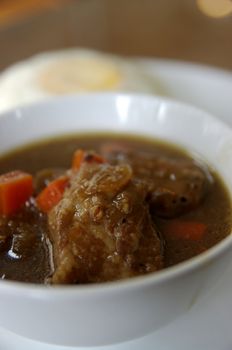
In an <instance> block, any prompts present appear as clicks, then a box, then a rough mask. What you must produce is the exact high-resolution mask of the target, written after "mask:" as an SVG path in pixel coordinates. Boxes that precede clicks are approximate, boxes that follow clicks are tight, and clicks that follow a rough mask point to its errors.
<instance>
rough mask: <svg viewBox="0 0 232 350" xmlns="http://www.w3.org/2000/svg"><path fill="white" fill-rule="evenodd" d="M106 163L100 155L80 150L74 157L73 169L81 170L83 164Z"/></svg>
mask: <svg viewBox="0 0 232 350" xmlns="http://www.w3.org/2000/svg"><path fill="white" fill-rule="evenodd" d="M84 162H86V163H99V164H101V163H105V159H104V158H103V157H101V156H100V155H99V154H96V153H92V152H85V151H83V150H81V149H78V150H77V151H76V152H75V153H74V155H73V160H72V169H73V170H79V169H80V166H81V164H82V163H84Z"/></svg>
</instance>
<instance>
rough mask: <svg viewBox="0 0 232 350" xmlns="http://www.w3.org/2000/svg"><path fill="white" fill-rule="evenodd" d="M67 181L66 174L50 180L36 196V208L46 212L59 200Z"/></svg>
mask: <svg viewBox="0 0 232 350" xmlns="http://www.w3.org/2000/svg"><path fill="white" fill-rule="evenodd" d="M68 182H69V179H68V177H67V176H61V177H59V178H57V179H56V180H54V181H52V182H50V183H49V184H48V186H47V187H45V189H44V190H43V191H42V192H40V193H39V195H38V196H37V197H36V203H37V206H38V208H39V209H40V210H41V211H42V212H44V213H48V212H49V211H50V210H51V209H52V208H53V207H54V206H55V205H56V204H57V203H58V202H59V201H60V200H61V198H62V196H63V193H64V191H65V188H66V187H67V185H68Z"/></svg>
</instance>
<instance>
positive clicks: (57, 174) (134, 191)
mask: <svg viewBox="0 0 232 350" xmlns="http://www.w3.org/2000/svg"><path fill="white" fill-rule="evenodd" d="M0 173H1V174H2V175H1V176H0V278H2V279H5V278H6V279H12V280H19V281H24V282H33V283H52V284H63V283H65V284H73V283H75V284H80V283H95V282H104V281H111V280H118V279H123V278H128V277H132V276H136V275H141V274H146V273H150V272H155V271H158V270H160V269H163V268H167V267H169V266H172V265H174V264H178V263H180V262H182V261H184V260H187V259H190V258H192V257H194V256H195V255H197V254H200V253H201V252H203V251H205V250H207V249H209V248H210V247H212V246H213V245H215V244H216V243H218V242H219V241H220V240H222V239H223V238H224V237H226V236H227V235H228V234H229V233H230V230H231V201H230V198H229V195H228V193H227V191H226V189H225V187H224V185H223V183H222V181H221V179H220V177H219V176H218V174H216V173H215V171H214V170H213V169H210V168H209V167H208V166H207V165H205V164H203V163H202V162H201V161H199V160H198V159H194V158H192V157H191V155H189V154H187V153H186V152H184V151H183V150H181V149H179V148H178V147H176V146H174V145H172V144H166V143H162V142H159V141H154V140H149V139H145V138H142V137H140V138H139V137H137V136H129V135H124V136H122V135H116V134H113V135H105V134H86V135H72V136H70V135H66V136H63V137H60V138H57V139H50V140H43V141H41V142H40V143H36V144H30V145H27V146H26V147H24V148H20V149H17V150H14V151H13V152H10V153H8V154H5V155H3V156H2V157H1V159H0Z"/></svg>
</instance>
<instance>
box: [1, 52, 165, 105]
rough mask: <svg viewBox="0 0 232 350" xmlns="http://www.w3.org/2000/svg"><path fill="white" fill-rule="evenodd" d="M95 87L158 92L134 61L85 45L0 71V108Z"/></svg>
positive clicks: (37, 57)
mask: <svg viewBox="0 0 232 350" xmlns="http://www.w3.org/2000/svg"><path fill="white" fill-rule="evenodd" d="M97 91H126V92H130V91H137V92H144V93H158V92H159V91H158V84H157V83H156V81H155V79H154V78H152V77H150V76H149V75H148V74H147V73H146V72H145V71H144V69H143V68H142V67H141V66H140V65H139V64H138V63H136V62H135V61H133V60H132V59H131V60H130V59H129V58H128V59H127V58H123V57H120V56H116V55H113V54H106V53H102V52H99V51H95V50H87V49H66V50H62V51H54V52H47V53H41V54H38V55H35V56H32V57H31V58H29V59H27V60H24V61H22V62H19V63H17V64H14V65H12V66H10V67H9V68H7V69H6V70H5V71H3V72H2V73H1V74H0V111H4V110H7V109H9V108H12V107H16V106H20V105H23V104H27V103H31V102H34V101H38V100H42V99H45V98H49V97H52V96H57V95H64V94H70V93H88V92H97Z"/></svg>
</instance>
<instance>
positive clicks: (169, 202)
mask: <svg viewBox="0 0 232 350" xmlns="http://www.w3.org/2000/svg"><path fill="white" fill-rule="evenodd" d="M109 150H110V151H109ZM103 155H104V156H105V157H106V158H107V159H108V160H109V161H110V162H112V163H113V164H114V163H117V164H130V165H131V167H132V169H133V172H134V175H135V176H136V177H137V178H139V179H141V180H143V181H144V182H145V183H146V184H147V186H148V201H149V204H150V209H151V212H152V213H153V214H154V215H155V216H160V217H165V218H173V217H176V216H178V215H181V214H184V213H185V212H187V211H190V210H192V209H194V208H196V207H197V206H198V204H199V203H200V202H201V201H202V200H203V199H204V197H205V194H206V193H207V190H208V187H209V186H210V183H211V182H212V176H211V175H210V173H209V171H208V170H207V168H206V167H205V166H204V167H203V166H202V165H201V164H200V163H197V162H196V161H194V160H191V159H187V158H186V159H185V158H180V157H179V158H178V157H176V158H175V157H168V156H167V157H165V156H159V155H158V154H157V155H149V154H148V153H142V152H137V153H136V155H135V153H134V152H131V151H130V150H123V151H121V149H117V148H115V149H114V148H109V147H105V148H104V147H103Z"/></svg>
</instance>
